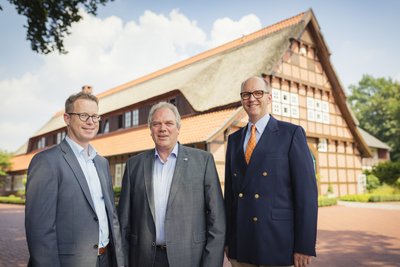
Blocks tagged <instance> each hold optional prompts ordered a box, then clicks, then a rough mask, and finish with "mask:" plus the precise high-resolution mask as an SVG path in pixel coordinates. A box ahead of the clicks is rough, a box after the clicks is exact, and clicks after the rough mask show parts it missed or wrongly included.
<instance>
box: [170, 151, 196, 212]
mask: <svg viewBox="0 0 400 267" xmlns="http://www.w3.org/2000/svg"><path fill="white" fill-rule="evenodd" d="M189 160H190V158H189V157H188V154H187V151H186V149H185V148H184V147H183V146H182V145H181V144H178V157H177V159H176V165H175V170H174V176H173V177H172V183H171V189H170V191H169V197H168V204H167V212H168V208H169V207H170V206H171V204H172V202H173V201H174V198H175V196H176V193H177V192H178V189H179V186H180V185H181V184H182V179H183V176H184V175H185V173H186V170H187V167H188V161H189Z"/></svg>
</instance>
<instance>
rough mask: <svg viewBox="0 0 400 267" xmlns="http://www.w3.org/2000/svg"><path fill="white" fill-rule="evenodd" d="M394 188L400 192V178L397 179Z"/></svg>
mask: <svg viewBox="0 0 400 267" xmlns="http://www.w3.org/2000/svg"><path fill="white" fill-rule="evenodd" d="M394 187H395V188H396V189H397V190H400V177H399V178H397V180H396V182H395V183H394Z"/></svg>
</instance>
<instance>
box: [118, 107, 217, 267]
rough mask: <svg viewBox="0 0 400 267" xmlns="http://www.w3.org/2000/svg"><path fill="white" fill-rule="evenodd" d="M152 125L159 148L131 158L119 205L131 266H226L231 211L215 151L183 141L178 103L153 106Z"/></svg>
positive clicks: (151, 113) (156, 146)
mask: <svg viewBox="0 0 400 267" xmlns="http://www.w3.org/2000/svg"><path fill="white" fill-rule="evenodd" d="M148 125H149V127H150V131H151V136H152V138H153V141H154V143H155V149H152V150H150V151H147V152H144V153H141V154H139V155H136V156H134V157H132V158H130V159H129V160H128V162H127V164H126V168H125V173H124V178H123V182H122V192H121V197H120V202H119V209H118V212H119V218H120V223H121V231H122V244H123V247H124V251H125V255H126V256H128V259H127V262H128V266H131V267H150V266H152V267H168V266H171V267H197V266H202V267H203V266H204V267H221V266H222V263H223V249H224V242H225V217H224V216H225V211H224V203H223V198H222V192H221V187H220V183H219V179H218V174H217V171H216V168H215V163H214V159H213V157H212V155H211V154H210V153H208V152H205V151H202V150H198V149H193V148H189V147H185V146H182V145H180V144H179V143H178V142H177V139H178V135H179V129H180V115H179V113H178V110H177V109H176V107H175V106H174V105H172V104H169V103H166V102H161V103H158V104H156V105H155V106H153V107H152V108H151V110H150V114H149V119H148ZM193 127H195V126H193Z"/></svg>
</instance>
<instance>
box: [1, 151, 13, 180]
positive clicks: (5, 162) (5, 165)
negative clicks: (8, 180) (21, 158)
mask: <svg viewBox="0 0 400 267" xmlns="http://www.w3.org/2000/svg"><path fill="white" fill-rule="evenodd" d="M10 159H11V154H9V153H7V152H5V151H2V150H0V176H4V175H7V171H8V169H9V168H10V167H11V161H10Z"/></svg>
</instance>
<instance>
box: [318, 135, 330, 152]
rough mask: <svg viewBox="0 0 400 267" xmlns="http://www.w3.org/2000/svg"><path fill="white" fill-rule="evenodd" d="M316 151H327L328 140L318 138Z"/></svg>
mask: <svg viewBox="0 0 400 267" xmlns="http://www.w3.org/2000/svg"><path fill="white" fill-rule="evenodd" d="M318 151H319V152H328V141H327V140H326V139H325V138H321V139H319V142H318Z"/></svg>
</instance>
